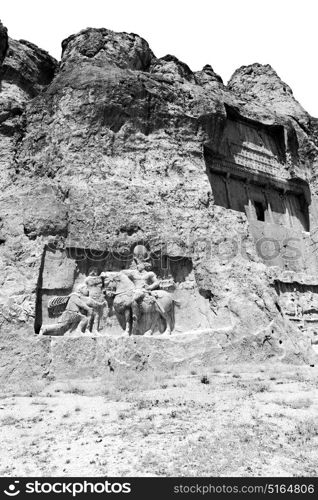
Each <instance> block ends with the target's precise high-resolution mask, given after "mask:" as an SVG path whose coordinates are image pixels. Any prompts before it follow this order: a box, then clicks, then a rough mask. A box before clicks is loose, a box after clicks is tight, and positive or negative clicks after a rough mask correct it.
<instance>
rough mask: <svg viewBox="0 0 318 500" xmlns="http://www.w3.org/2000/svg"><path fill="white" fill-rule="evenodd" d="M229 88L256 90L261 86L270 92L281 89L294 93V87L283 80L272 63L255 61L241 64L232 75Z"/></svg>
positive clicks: (244, 90) (247, 90) (287, 92)
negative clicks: (246, 64)
mask: <svg viewBox="0 0 318 500" xmlns="http://www.w3.org/2000/svg"><path fill="white" fill-rule="evenodd" d="M228 88H229V89H230V90H232V91H234V92H236V93H245V92H252V91H255V92H256V96H257V91H258V90H259V89H261V88H263V89H264V90H266V92H268V91H269V90H271V91H281V92H283V93H285V94H289V95H293V91H292V89H291V88H290V87H289V86H288V85H287V84H286V83H285V82H283V81H282V80H281V79H280V78H279V76H278V74H277V73H276V71H275V70H274V69H273V68H272V66H271V65H270V64H260V63H254V64H250V65H248V66H241V67H240V68H238V69H237V70H236V71H235V72H234V74H233V75H232V76H231V78H230V80H229V82H228Z"/></svg>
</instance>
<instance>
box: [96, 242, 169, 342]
mask: <svg viewBox="0 0 318 500" xmlns="http://www.w3.org/2000/svg"><path fill="white" fill-rule="evenodd" d="M138 247H139V248H138V251H139V252H140V251H141V252H140V253H141V255H140V253H139V254H137V252H134V262H133V264H132V266H131V268H130V269H127V270H123V271H121V272H119V273H110V272H109V273H107V272H106V273H102V274H103V276H104V278H105V285H106V290H107V289H108V287H109V286H111V284H112V283H114V282H115V283H116V292H115V293H114V297H115V298H114V309H115V311H116V313H117V317H118V319H119V322H120V324H121V326H122V327H123V328H125V333H126V334H127V335H130V334H136V333H145V335H152V334H153V333H154V331H155V330H156V329H159V331H160V332H161V333H162V332H163V331H164V333H165V334H167V335H170V334H171V332H172V330H173V328H174V323H175V316H174V308H175V305H179V304H178V302H177V301H176V300H174V299H173V298H172V296H171V295H170V293H168V292H166V291H164V290H160V281H159V279H158V278H157V276H156V274H155V273H154V272H153V271H151V270H150V269H149V268H150V264H149V262H148V260H149V257H147V255H146V252H145V251H143V249H144V250H146V249H145V248H144V247H142V246H141V245H139V246H138ZM140 247H141V248H140ZM136 248H137V247H136Z"/></svg>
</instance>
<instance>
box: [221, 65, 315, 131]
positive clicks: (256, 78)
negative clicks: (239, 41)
mask: <svg viewBox="0 0 318 500" xmlns="http://www.w3.org/2000/svg"><path fill="white" fill-rule="evenodd" d="M227 88H228V89H229V90H230V91H231V92H233V93H234V94H235V95H236V96H237V97H239V98H240V99H242V100H243V101H245V102H248V103H252V106H254V107H255V106H257V105H259V104H260V105H261V106H263V107H264V108H266V109H268V110H271V111H272V112H273V113H274V114H281V115H289V116H291V117H293V118H295V119H296V120H297V121H298V122H299V123H302V124H303V125H305V124H307V123H308V120H309V115H308V113H307V112H306V111H305V110H304V108H303V107H302V106H301V105H300V104H299V102H298V101H297V100H296V99H295V98H294V96H293V91H292V89H291V88H290V87H289V85H287V84H286V83H285V82H284V81H283V80H281V78H280V77H279V76H278V74H277V73H276V71H275V70H274V69H273V68H272V66H271V65H270V64H259V63H254V64H250V65H249V66H242V67H241V68H238V69H237V70H236V71H235V72H234V74H233V75H232V77H231V78H230V80H229V82H228V85H227Z"/></svg>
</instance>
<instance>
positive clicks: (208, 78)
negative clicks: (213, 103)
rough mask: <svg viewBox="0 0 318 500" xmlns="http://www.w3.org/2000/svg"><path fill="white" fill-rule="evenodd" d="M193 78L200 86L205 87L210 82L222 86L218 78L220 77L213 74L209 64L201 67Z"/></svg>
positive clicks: (220, 79) (221, 81)
mask: <svg viewBox="0 0 318 500" xmlns="http://www.w3.org/2000/svg"><path fill="white" fill-rule="evenodd" d="M195 76H196V78H197V80H198V82H199V83H200V84H201V85H206V84H208V83H211V82H217V83H221V84H223V80H222V78H221V77H220V75H218V74H217V73H215V71H214V69H213V68H212V66H211V65H210V64H206V65H205V66H203V68H202V70H201V71H197V72H196V73H195Z"/></svg>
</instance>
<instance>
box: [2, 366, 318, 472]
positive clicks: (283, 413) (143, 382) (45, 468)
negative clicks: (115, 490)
mask: <svg viewBox="0 0 318 500" xmlns="http://www.w3.org/2000/svg"><path fill="white" fill-rule="evenodd" d="M317 382H318V367H314V368H310V367H309V366H305V365H301V366H291V365H285V364H279V363H275V364H273V363H272V364H263V365H261V366H255V365H252V364H236V365H228V366H224V365H223V366H222V367H221V366H215V367H214V368H213V369H211V370H204V371H202V370H199V369H198V370H192V371H186V370H183V371H181V372H180V371H179V372H178V371H172V372H171V373H169V375H167V374H165V373H162V372H160V371H156V372H155V371H150V370H144V371H131V370H130V371H129V370H126V371H122V372H116V373H115V372H110V373H109V375H108V376H107V377H101V378H99V379H95V380H92V379H87V380H81V381H79V380H72V381H70V380H68V381H65V382H64V381H59V382H57V381H52V382H51V383H50V384H49V385H44V382H41V383H40V382H39V383H38V384H33V385H29V387H28V389H27V390H26V388H25V387H23V386H22V384H21V390H16V391H15V393H14V394H12V392H11V393H6V394H5V393H2V394H1V400H0V423H1V430H0V439H1V446H2V453H1V457H0V474H1V475H26V476H32V475H35V476H45V475H63V476H72V475H73V476H87V475H88V476H94V475H96V476H99V475H111V476H134V475H137V476H145V475H146V476H147V475H155V476H173V475H176V476H182V475H197V476H208V475H212V476H227V475H234V476H235V475H236V476H315V475H317V458H318V452H317V442H318V424H317V419H316V415H317V409H318V396H317V391H316V386H317Z"/></svg>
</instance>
